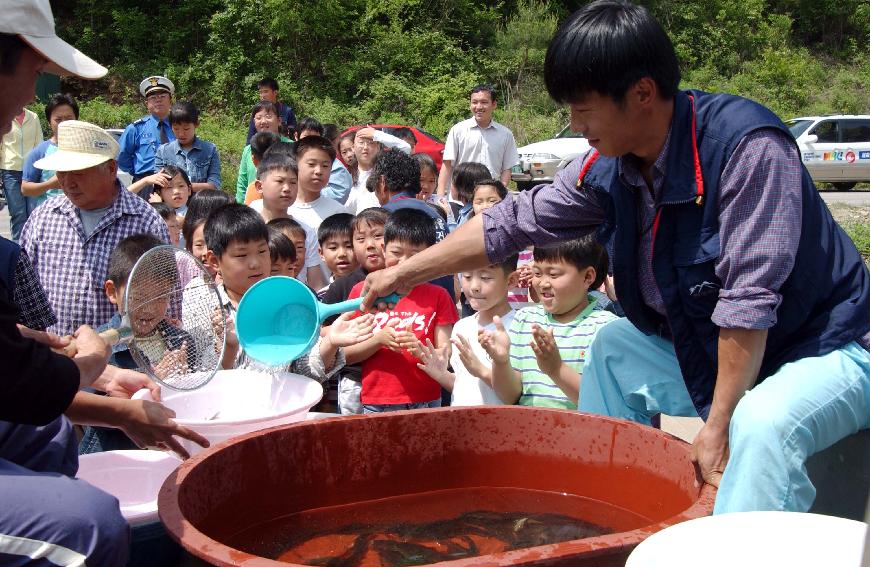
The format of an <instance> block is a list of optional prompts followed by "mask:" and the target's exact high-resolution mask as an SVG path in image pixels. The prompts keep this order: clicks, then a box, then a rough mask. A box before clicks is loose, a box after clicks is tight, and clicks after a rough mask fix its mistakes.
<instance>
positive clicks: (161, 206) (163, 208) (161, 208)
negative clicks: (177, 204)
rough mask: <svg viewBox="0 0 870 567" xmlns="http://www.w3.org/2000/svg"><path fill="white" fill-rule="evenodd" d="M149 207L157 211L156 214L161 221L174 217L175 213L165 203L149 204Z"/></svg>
mask: <svg viewBox="0 0 870 567" xmlns="http://www.w3.org/2000/svg"><path fill="white" fill-rule="evenodd" d="M151 206H152V207H154V210H155V211H157V214H158V215H160V218H162V219H163V220H169V219H170V218H171V217H173V216H175V211H174V210H172V207H170V206H169V205H167V204H166V203H151Z"/></svg>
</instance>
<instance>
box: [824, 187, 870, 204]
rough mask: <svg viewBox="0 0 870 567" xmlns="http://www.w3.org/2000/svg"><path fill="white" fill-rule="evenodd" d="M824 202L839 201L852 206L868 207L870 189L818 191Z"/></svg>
mask: <svg viewBox="0 0 870 567" xmlns="http://www.w3.org/2000/svg"><path fill="white" fill-rule="evenodd" d="M819 193H820V194H821V195H822V199H824V200H825V202H826V203H828V204H832V203H841V204H843V205H850V206H852V207H870V189H852V190H851V191H819Z"/></svg>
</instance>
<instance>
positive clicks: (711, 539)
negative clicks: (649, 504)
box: [625, 512, 867, 567]
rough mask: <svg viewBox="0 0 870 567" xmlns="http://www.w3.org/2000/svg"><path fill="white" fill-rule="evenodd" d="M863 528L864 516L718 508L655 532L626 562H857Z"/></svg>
mask: <svg viewBox="0 0 870 567" xmlns="http://www.w3.org/2000/svg"><path fill="white" fill-rule="evenodd" d="M866 533H867V524H865V523H863V522H856V521H854V520H846V519H844V518H836V517H834V516H823V515H820V514H801V513H797V512H737V513H733V514H719V515H716V516H707V517H705V518H697V519H695V520H689V521H688V522H683V523H681V524H675V525H673V526H670V527H669V528H666V529H664V530H662V531H660V532H657V533H654V534H653V535H651V536H650V537H648V538H647V539H646V540H644V541H643V542H641V543H640V545H638V546H637V547H636V548H635V550H634V551H633V552H632V553H631V555H630V556H629V557H628V561H627V562H626V564H625V565H626V567H659V566H661V567H696V566H697V565H699V564H701V563H703V564H705V565H709V566H714V567H718V566H722V567H731V566H734V565H747V566H754V565H788V566H790V567H819V566H821V567H825V566H829V567H860V566H861V553H862V550H863V548H864V540H865V537H866ZM701 558H703V560H702V561H699V560H700V559H701Z"/></svg>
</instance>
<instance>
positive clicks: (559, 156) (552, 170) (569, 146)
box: [511, 126, 589, 191]
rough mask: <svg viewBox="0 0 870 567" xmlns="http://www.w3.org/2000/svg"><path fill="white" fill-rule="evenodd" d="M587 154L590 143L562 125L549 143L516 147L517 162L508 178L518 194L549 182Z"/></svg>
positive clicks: (547, 141) (546, 141)
mask: <svg viewBox="0 0 870 567" xmlns="http://www.w3.org/2000/svg"><path fill="white" fill-rule="evenodd" d="M587 151H589V143H588V142H587V141H586V139H585V138H584V137H583V135H582V134H575V133H574V132H572V131H571V127H570V126H565V127H564V128H562V130H561V131H560V132H559V133H558V134H556V136H555V137H554V138H552V139H550V140H544V141H543V142H535V143H534V144H529V145H528V146H523V147H521V148H519V150H518V152H519V154H520V156H519V157H520V163H519V164H517V165H515V166H514V167H513V169H511V179H512V180H513V181H514V182H515V183H516V184H517V189H519V190H520V191H523V190H525V189H531V188H532V187H534V186H535V185H540V184H542V183H552V182H553V178H554V177H555V176H556V173H557V172H559V171H561V170H562V169H564V168H565V166H566V165H568V164H569V163H571V162H572V161H573V160H574V159H576V158H577V157H579V156H580V155H582V154H584V153H586V152H587Z"/></svg>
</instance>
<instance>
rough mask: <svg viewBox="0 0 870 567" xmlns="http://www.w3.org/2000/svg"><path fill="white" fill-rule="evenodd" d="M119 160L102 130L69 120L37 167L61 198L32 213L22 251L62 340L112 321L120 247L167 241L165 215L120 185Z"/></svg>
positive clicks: (115, 145) (59, 130)
mask: <svg viewBox="0 0 870 567" xmlns="http://www.w3.org/2000/svg"><path fill="white" fill-rule="evenodd" d="M117 154H118V144H117V143H116V142H115V140H114V138H112V136H111V135H110V134H108V133H107V132H106V131H104V130H103V129H102V128H100V127H98V126H94V125H93V124H89V123H87V122H81V121H78V120H67V121H66V122H64V123H62V124H61V125H60V126H59V127H58V135H57V151H56V152H54V153H53V154H51V155H50V156H46V157H44V158H43V159H41V160H39V161H37V162H36V167H39V168H42V169H51V170H54V171H56V172H57V178H58V181H59V182H60V186H61V189H62V190H63V193H64V194H63V196H60V197H56V198H54V199H51V200H50V201H48V202H46V203H45V205H44V206H42V207H39V208H38V209H37V210H36V211H34V213H33V215H31V217H30V219H29V220H28V222H27V224H26V225H25V226H24V231H23V232H22V238H21V245H22V247H23V248H24V249H25V250H26V251H27V253H28V255H29V256H30V259H31V261H32V262H33V267H34V268H35V269H36V273H37V274H38V275H39V279H40V281H41V282H42V285H43V287H44V288H45V291H46V293H47V294H48V299H49V302H50V303H51V306H52V307H53V308H54V312H55V314H56V315H57V319H58V322H57V324H56V325H55V326H54V327H52V328H51V329H49V330H51V331H54V332H56V333H58V334H60V335H66V334H69V333H71V332H73V331H74V330H75V329H76V328H77V327H78V326H79V325H94V326H97V325H102V324H103V323H106V322H108V321H109V319H111V318H112V315H114V314H115V306H114V305H113V304H112V303H111V302H109V299H108V298H107V297H106V294H105V293H103V283H104V282H105V279H106V269H107V264H108V262H109V256H110V255H111V253H112V250H114V249H115V246H117V245H118V243H119V242H120V241H121V240H123V239H124V238H126V237H127V236H130V235H133V234H143V233H149V234H153V235H154V236H156V237H158V238H160V239H161V240H163V241H164V242H167V243H168V242H169V233H168V232H167V229H166V224H165V223H164V222H163V219H162V218H160V215H159V214H157V213H156V212H155V211H154V209H153V208H152V207H151V205H149V204H148V203H146V202H145V201H143V200H142V199H139V198H137V197H136V196H135V195H132V194H131V193H130V192H128V191H125V190H124V188H123V187H121V184H120V183H119V182H118V179H117V177H116V174H117V171H118V166H117V163H116V162H115V157H116V156H117Z"/></svg>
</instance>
